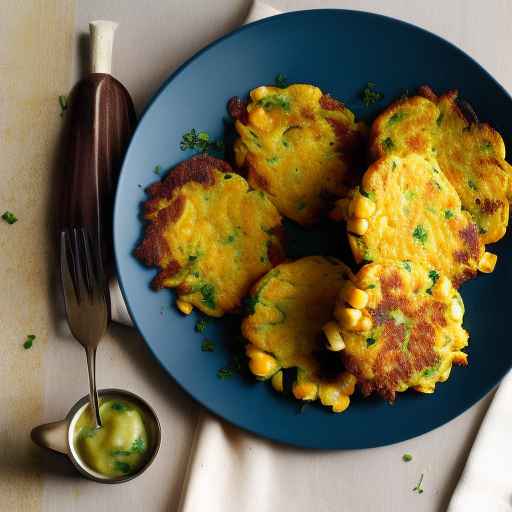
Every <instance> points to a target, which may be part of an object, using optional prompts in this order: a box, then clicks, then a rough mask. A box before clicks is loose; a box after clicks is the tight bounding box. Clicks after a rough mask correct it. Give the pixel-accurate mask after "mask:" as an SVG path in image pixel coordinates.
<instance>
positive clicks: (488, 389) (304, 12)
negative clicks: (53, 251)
mask: <svg viewBox="0 0 512 512" xmlns="http://www.w3.org/2000/svg"><path fill="white" fill-rule="evenodd" d="M315 14H327V15H328V14H335V15H339V14H350V15H358V16H363V17H368V18H380V19H384V20H385V21H386V22H388V23H397V24H400V25H404V26H407V27H409V28H410V29H412V30H415V31H419V32H422V33H424V34H425V35H426V36H428V37H430V38H434V39H435V40H437V41H439V42H440V43H441V44H444V45H448V46H449V47H451V48H452V49H454V50H456V51H457V52H459V53H460V54H461V56H462V57H464V58H465V59H467V60H469V61H470V62H471V63H472V64H473V65H475V66H477V67H478V68H479V70H480V71H481V72H482V73H483V74H484V75H485V76H486V78H487V79H489V80H491V81H492V82H493V83H494V85H495V86H497V87H498V88H499V89H501V91H502V93H503V94H504V95H505V96H506V97H507V98H508V100H509V101H510V102H511V104H512V96H511V95H510V94H509V92H508V91H507V90H506V89H505V87H504V86H503V85H502V84H501V83H500V82H499V81H498V80H497V79H496V78H494V76H493V75H492V74H491V73H490V72H489V71H487V69H486V68H485V67H484V66H483V65H482V64H480V63H479V62H478V61H477V60H476V59H474V58H473V57H471V55H469V54H468V53H467V52H466V51H464V50H463V49H462V48H460V47H459V46H457V45H456V44H454V43H452V42H451V41H448V40H447V39H445V38H444V37H442V36H440V35H438V34H436V33H434V32H431V31H430V30H427V29H426V28H423V27H420V26H418V25H415V24H414V23H411V22H408V21H404V20H401V19H397V18H394V17H393V16H387V15H384V14H379V13H373V12H369V11H365V10H357V9H336V8H324V9H301V10H297V11H291V12H284V13H280V14H276V15H273V16H269V17H267V18H263V19H261V20H257V21H254V22H251V23H248V24H245V25H242V26H240V27H238V28H235V29H233V30H232V31H230V32H228V33H227V34H225V35H223V36H220V37H219V38H217V39H215V40H214V41H212V42H211V43H209V44H207V45H206V46H204V47H203V48H201V49H199V50H198V51H197V52H195V53H194V54H193V55H192V56H191V57H189V58H188V59H187V60H185V61H184V62H183V64H181V65H180V66H178V67H177V68H176V69H175V70H174V71H172V72H171V73H170V74H169V75H168V77H167V78H166V79H165V80H164V81H163V82H162V83H161V85H160V86H159V87H158V88H157V89H156V91H155V92H154V93H153V95H152V96H151V99H150V100H149V101H148V103H147V104H146V106H145V107H144V109H143V110H142V113H141V115H140V118H139V119H138V120H137V125H136V127H135V130H134V132H133V134H132V137H131V139H130V142H129V144H128V147H127V148H126V152H125V155H124V157H123V161H122V165H121V170H120V173H119V178H118V182H117V186H116V192H115V197H114V208H113V217H112V218H113V222H112V231H111V232H112V237H113V248H114V260H115V266H116V276H117V280H118V283H119V288H120V290H121V294H122V296H123V299H124V302H125V305H126V308H127V310H128V313H129V315H130V318H131V320H132V322H133V327H135V329H136V330H137V332H138V333H139V335H140V337H141V338H142V339H143V340H144V344H145V345H146V347H147V349H149V351H150V353H151V355H152V357H153V358H154V359H155V360H156V361H157V362H158V364H159V366H160V367H161V368H162V369H163V371H164V372H165V373H166V375H167V376H168V377H169V378H171V379H172V380H173V381H174V382H175V383H176V384H177V385H178V386H179V387H180V389H181V390H182V391H184V392H185V393H186V394H187V395H188V396H189V397H191V398H192V399H193V400H194V402H196V403H197V404H199V405H200V406H201V407H203V408H205V409H206V410H207V411H208V412H209V413H210V414H213V415H214V416H215V417H217V418H219V419H221V420H223V421H226V422H227V423H230V424H231V425H234V426H236V427H237V428H240V429H241V430H243V431H245V432H248V433H250V434H251V435H256V436H258V437H260V438H263V439H267V440H270V441H272V442H276V443H279V444H283V445H288V446H293V447H296V448H302V449H308V450H319V451H326V450H362V449H371V448H378V447H383V446H392V445H395V444H398V443H401V442H405V441H408V440H410V439H415V438H418V437H420V436H422V435H425V434H428V433H430V432H433V431H435V430H438V429H440V428H442V427H445V426H447V425H449V424H450V423H452V422H453V421H454V420H456V419H457V418H459V417H460V416H462V415H463V414H464V413H466V412H467V411H469V410H470V409H472V408H474V407H475V406H476V405H477V404H478V403H480V402H481V401H482V400H483V399H484V398H485V397H487V396H488V395H490V394H491V393H492V392H493V391H494V390H495V389H496V388H497V387H498V386H499V385H500V383H501V381H502V379H503V378H504V377H505V376H506V375H507V373H508V372H509V371H510V370H511V369H512V360H511V361H510V363H509V365H508V368H507V369H506V370H504V371H501V372H499V373H498V374H497V379H496V382H495V383H494V384H491V385H486V386H483V387H482V388H481V390H480V392H479V393H477V396H478V398H477V399H476V400H475V401H474V402H473V403H472V404H471V405H468V406H466V407H464V408H463V409H462V410H461V411H460V412H458V413H457V414H456V415H455V416H453V417H451V418H450V419H449V420H447V421H443V422H442V423H440V424H439V425H437V426H436V427H434V428H430V427H428V426H427V427H425V428H423V427H422V428H421V429H419V432H418V433H417V434H416V435H413V436H411V437H407V438H404V439H398V440H395V441H392V442H386V441H384V440H382V441H378V442H373V443H371V444H358V445H353V446H351V447H350V448H346V447H339V446H335V445H331V444H326V443H322V444H316V443H315V442H314V439H313V440H312V442H311V443H309V442H299V441H294V440H289V439H285V438H283V437H281V436H279V435H274V434H273V433H268V432H267V431H264V430H262V429H260V428H257V427H249V426H247V425H242V424H241V423H240V422H239V421H238V420H234V419H231V418H226V417H224V416H223V415H222V414H221V413H218V412H216V411H215V410H213V409H212V408H211V407H210V406H209V405H208V404H207V403H206V402H204V401H203V400H202V399H200V398H198V397H197V396H196V395H195V394H194V393H193V392H192V391H190V390H189V389H187V387H186V386H185V384H183V383H182V382H181V381H180V380H179V379H177V378H176V377H175V376H174V375H173V374H172V373H171V372H170V371H169V370H168V369H167V368H166V366H165V365H164V363H163V361H162V359H161V358H160V357H159V356H158V354H157V353H156V351H155V350H154V349H153V347H152V345H151V344H150V343H149V342H148V341H147V340H146V338H145V336H144V335H143V333H142V330H141V328H140V326H139V323H138V321H137V319H136V317H135V315H134V313H133V310H132V307H131V305H130V300H129V298H128V294H127V293H126V290H125V283H124V279H123V277H122V274H121V272H120V267H121V263H120V260H121V258H122V256H121V255H119V254H118V251H117V245H118V242H117V236H116V231H117V230H116V226H117V225H118V223H119V222H118V221H117V219H118V218H119V216H120V214H119V213H118V210H119V209H120V208H121V206H120V204H121V202H122V198H121V186H120V184H121V180H123V176H124V174H125V173H124V169H125V164H126V161H127V160H128V156H129V154H130V151H131V149H132V145H133V144H134V140H135V137H136V135H137V133H138V131H139V129H140V127H141V125H142V123H143V121H144V119H145V117H146V116H147V115H148V113H149V111H150V110H151V109H152V107H153V105H154V104H155V103H156V101H157V100H158V98H159V97H160V95H161V94H162V93H163V91H164V90H165V89H166V88H167V86H168V85H169V83H171V82H172V81H173V80H174V79H175V78H176V77H178V76H179V75H180V74H181V73H182V72H183V71H184V70H185V69H186V68H187V67H188V66H189V65H190V64H191V63H192V62H194V61H195V60H197V59H198V58H199V57H200V56H201V55H202V54H203V53H206V52H207V51H209V50H210V49H211V48H214V47H215V46H217V45H219V44H221V43H222V42H223V41H225V40H227V39H229V38H231V37H236V36H237V35H238V34H239V33H241V32H243V31H245V30H248V29H250V28H252V27H254V26H257V25H263V24H267V23H271V22H272V21H273V20H274V19H276V18H292V17H302V16H310V15H315ZM124 257H126V255H125V256H124Z"/></svg>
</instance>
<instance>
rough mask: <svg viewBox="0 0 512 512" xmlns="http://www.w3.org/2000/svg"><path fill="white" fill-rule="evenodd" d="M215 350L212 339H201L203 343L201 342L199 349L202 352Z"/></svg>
mask: <svg viewBox="0 0 512 512" xmlns="http://www.w3.org/2000/svg"><path fill="white" fill-rule="evenodd" d="M214 350H215V343H213V341H212V340H209V339H208V338H206V339H204V340H203V343H201V351H202V352H213V351H214Z"/></svg>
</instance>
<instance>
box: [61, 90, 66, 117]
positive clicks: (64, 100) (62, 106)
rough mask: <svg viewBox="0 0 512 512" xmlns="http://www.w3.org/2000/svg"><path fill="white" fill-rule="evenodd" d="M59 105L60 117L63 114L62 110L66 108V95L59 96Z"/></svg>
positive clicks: (64, 110)
mask: <svg viewBox="0 0 512 512" xmlns="http://www.w3.org/2000/svg"><path fill="white" fill-rule="evenodd" d="M59 105H60V117H62V116H63V115H64V112H66V110H67V109H68V97H67V96H64V95H62V94H61V95H60V96H59Z"/></svg>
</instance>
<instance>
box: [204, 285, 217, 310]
mask: <svg viewBox="0 0 512 512" xmlns="http://www.w3.org/2000/svg"><path fill="white" fill-rule="evenodd" d="M201 295H202V296H203V299H202V303H203V304H206V305H207V306H208V307H209V308H210V309H215V288H214V286H213V285H212V284H205V285H203V286H202V287H201Z"/></svg>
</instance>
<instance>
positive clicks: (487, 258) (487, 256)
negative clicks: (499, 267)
mask: <svg viewBox="0 0 512 512" xmlns="http://www.w3.org/2000/svg"><path fill="white" fill-rule="evenodd" d="M497 261H498V256H496V254H493V253H492V252H484V255H483V256H482V258H481V259H480V261H479V262H478V270H480V272H484V273H485V274H490V273H491V272H492V271H493V270H494V267H495V266H496V262H497Z"/></svg>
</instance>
